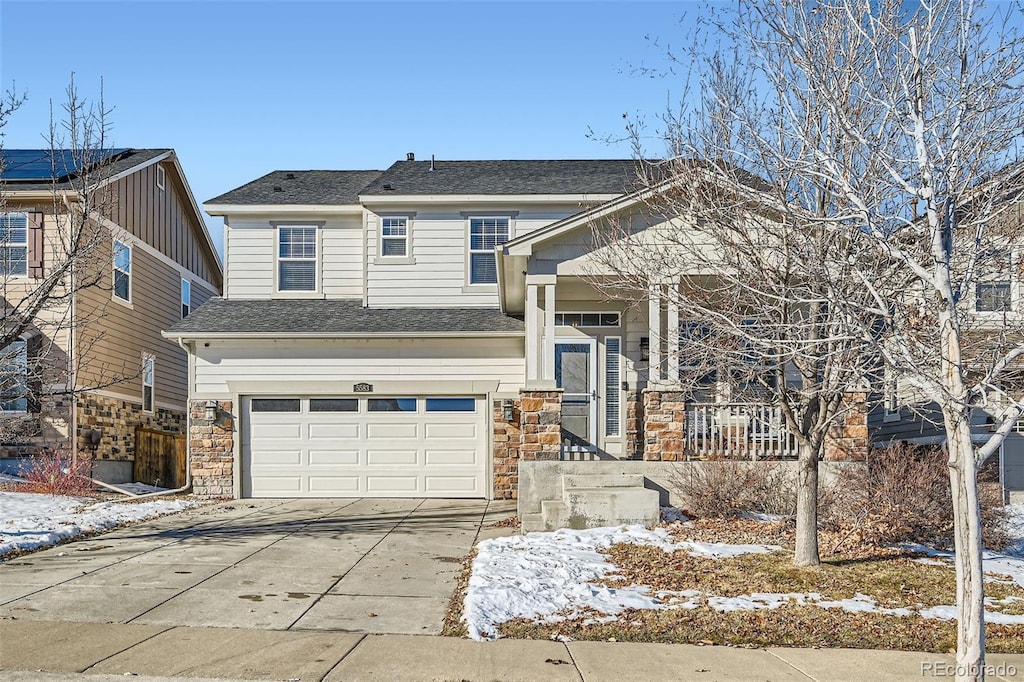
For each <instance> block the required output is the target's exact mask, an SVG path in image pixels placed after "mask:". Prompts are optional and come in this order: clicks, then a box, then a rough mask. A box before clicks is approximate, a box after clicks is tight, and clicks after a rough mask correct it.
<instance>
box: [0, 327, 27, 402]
mask: <svg viewBox="0 0 1024 682" xmlns="http://www.w3.org/2000/svg"><path fill="white" fill-rule="evenodd" d="M0 411H2V412H27V411H28V344H27V343H26V342H25V341H15V342H14V343H12V344H11V345H9V346H7V348H4V349H3V350H0Z"/></svg>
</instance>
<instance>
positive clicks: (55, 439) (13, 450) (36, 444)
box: [0, 396, 74, 458]
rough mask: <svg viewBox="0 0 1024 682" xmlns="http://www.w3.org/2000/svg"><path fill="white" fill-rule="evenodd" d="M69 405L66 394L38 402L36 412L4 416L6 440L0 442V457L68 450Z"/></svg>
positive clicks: (72, 403)
mask: <svg viewBox="0 0 1024 682" xmlns="http://www.w3.org/2000/svg"><path fill="white" fill-rule="evenodd" d="M73 405H74V400H73V399H72V398H71V397H69V396H53V397H49V398H47V399H46V400H44V401H42V405H40V406H39V412H38V413H35V412H31V413H28V414H24V415H14V414H9V415H5V418H4V422H5V423H4V438H5V441H6V442H4V443H2V444H0V458H6V457H31V456H34V455H39V454H42V453H44V452H49V451H53V450H67V449H69V448H70V446H71V442H70V439H69V437H68V432H69V431H70V430H71V410H72V407H73Z"/></svg>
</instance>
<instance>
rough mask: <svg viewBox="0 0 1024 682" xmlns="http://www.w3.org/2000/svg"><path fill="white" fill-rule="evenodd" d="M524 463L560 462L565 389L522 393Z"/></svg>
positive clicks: (521, 426) (521, 454) (521, 423)
mask: <svg viewBox="0 0 1024 682" xmlns="http://www.w3.org/2000/svg"><path fill="white" fill-rule="evenodd" d="M519 408H520V411H519V423H520V428H521V430H522V440H521V442H520V445H519V456H520V457H521V458H522V459H524V460H557V459H558V458H559V456H561V454H562V390H561V389H552V390H544V391H530V390H523V391H520V392H519Z"/></svg>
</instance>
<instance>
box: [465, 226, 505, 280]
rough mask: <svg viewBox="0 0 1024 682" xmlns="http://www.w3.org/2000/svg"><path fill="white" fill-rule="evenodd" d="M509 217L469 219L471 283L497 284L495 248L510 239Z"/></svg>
mask: <svg viewBox="0 0 1024 682" xmlns="http://www.w3.org/2000/svg"><path fill="white" fill-rule="evenodd" d="M508 233H509V219H508V218H470V219H469V283H470V284H497V283H498V268H497V264H496V262H495V257H494V249H495V247H497V246H498V245H499V244H504V243H505V242H507V241H508Z"/></svg>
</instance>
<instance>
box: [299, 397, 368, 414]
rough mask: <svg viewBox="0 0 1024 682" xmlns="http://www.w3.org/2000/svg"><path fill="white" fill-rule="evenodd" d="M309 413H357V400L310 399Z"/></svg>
mask: <svg viewBox="0 0 1024 682" xmlns="http://www.w3.org/2000/svg"><path fill="white" fill-rule="evenodd" d="M309 411H310V412H358V411H359V400H358V399H356V398H310V400H309Z"/></svg>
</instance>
